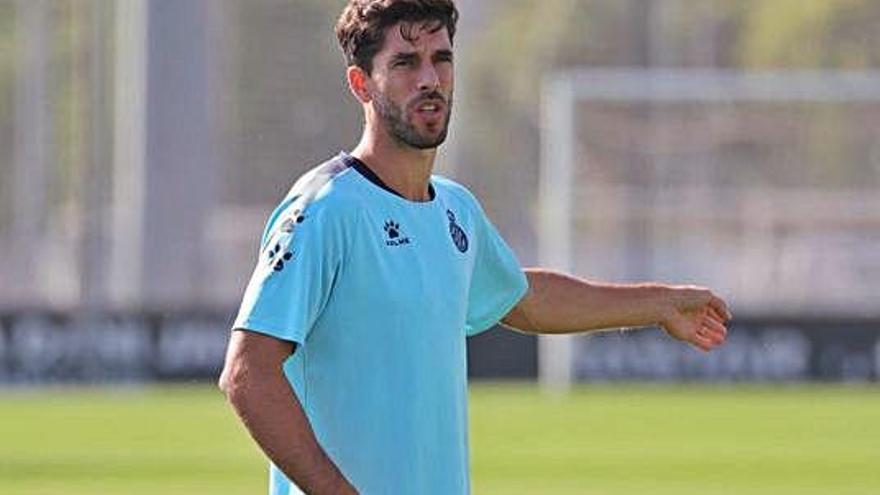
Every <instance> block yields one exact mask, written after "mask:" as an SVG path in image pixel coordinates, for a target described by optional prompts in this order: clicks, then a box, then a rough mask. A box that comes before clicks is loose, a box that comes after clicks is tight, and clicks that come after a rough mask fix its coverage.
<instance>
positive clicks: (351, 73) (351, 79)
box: [345, 65, 373, 103]
mask: <svg viewBox="0 0 880 495" xmlns="http://www.w3.org/2000/svg"><path fill="white" fill-rule="evenodd" d="M345 75H346V77H347V78H348V89H349V90H350V91H351V94H353V95H354V97H355V98H357V99H358V101H360V102H361V103H369V102H371V101H372V100H373V96H372V94H370V88H369V87H367V86H368V84H369V83H370V75H369V74H367V73H366V71H364V69H361V68H360V67H358V66H356V65H352V66H349V68H348V69H347V70H346V71H345Z"/></svg>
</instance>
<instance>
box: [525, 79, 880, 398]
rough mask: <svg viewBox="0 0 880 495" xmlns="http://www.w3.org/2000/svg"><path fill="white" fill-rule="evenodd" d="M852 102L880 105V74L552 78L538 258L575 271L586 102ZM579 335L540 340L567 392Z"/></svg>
mask: <svg viewBox="0 0 880 495" xmlns="http://www.w3.org/2000/svg"><path fill="white" fill-rule="evenodd" d="M590 101H595V102H602V101H604V102H626V103H645V102H667V103H687V102H695V103H726V102H769V103H797V102H820V103H852V102H880V71H787V70H786V71H761V72H743V71H735V70H721V69H694V70H689V69H681V70H677V69H603V68H580V69H572V70H565V71H560V72H554V73H551V74H549V75H547V76H546V77H545V78H544V81H543V85H542V94H541V116H540V119H541V121H540V129H541V161H540V185H539V213H538V218H539V224H538V229H537V234H538V259H539V261H540V263H541V265H543V266H547V267H552V268H556V269H560V270H565V271H571V270H572V269H573V260H572V242H573V236H572V223H573V222H572V220H573V215H572V212H573V211H574V208H573V206H574V204H573V203H574V196H575V195H574V190H573V184H574V180H575V173H574V171H575V166H576V165H575V143H576V137H575V128H576V125H577V123H576V120H575V117H576V114H575V111H576V106H577V104H578V103H581V102H590ZM574 339H575V337H574V336H541V337H539V339H538V378H539V383H540V385H541V387H542V388H544V389H545V390H551V391H555V392H564V391H566V390H567V389H568V388H570V386H571V384H572V381H573V379H574V370H573V363H574Z"/></svg>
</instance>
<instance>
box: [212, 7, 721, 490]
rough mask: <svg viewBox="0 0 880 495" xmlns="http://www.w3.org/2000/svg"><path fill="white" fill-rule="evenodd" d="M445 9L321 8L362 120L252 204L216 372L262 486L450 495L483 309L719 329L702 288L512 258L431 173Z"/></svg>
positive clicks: (439, 129)
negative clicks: (473, 341)
mask: <svg viewBox="0 0 880 495" xmlns="http://www.w3.org/2000/svg"><path fill="white" fill-rule="evenodd" d="M457 16H458V14H457V11H456V9H455V6H454V5H453V2H452V0H351V1H350V3H349V4H348V6H347V7H346V8H345V10H344V11H343V13H342V16H341V17H340V19H339V22H338V24H337V29H336V31H337V36H338V38H339V41H340V44H341V46H342V49H343V51H344V53H345V55H346V58H347V61H348V69H347V78H348V83H349V87H350V89H351V92H352V94H353V95H354V96H355V97H356V98H357V100H358V101H359V102H360V104H361V106H362V107H363V110H364V116H365V125H364V131H363V136H362V138H361V141H360V143H359V144H358V145H357V146H356V147H355V148H354V149H353V150H352V151H351V152H350V153H340V154H339V155H338V156H336V157H334V158H332V159H331V160H329V161H328V162H326V163H324V164H323V165H321V166H319V167H317V168H316V169H314V170H312V171H311V172H309V173H308V174H306V175H305V176H304V177H302V178H301V179H300V180H299V181H297V183H296V184H295V185H294V186H293V188H292V190H291V192H290V194H289V195H288V197H287V198H286V199H285V200H284V201H283V202H282V203H281V205H280V206H279V207H278V208H277V209H276V210H275V212H274V213H273V214H272V216H271V218H270V219H269V222H268V225H267V226H266V230H265V232H264V235H263V241H262V252H261V255H260V258H259V261H258V264H257V268H256V270H255V271H254V274H253V277H252V279H251V281H250V284H249V285H248V288H247V290H246V292H245V296H244V300H243V302H242V305H241V309H240V312H239V315H238V317H237V319H236V322H235V325H234V331H233V332H232V336H231V339H230V343H229V350H228V353H227V357H226V366H225V369H224V370H223V375H222V376H221V378H220V387H221V388H222V389H223V390H224V392H225V393H226V394H227V397H228V399H229V401H230V402H231V404H232V406H233V407H234V409H235V410H236V412H237V413H238V415H239V416H240V418H241V420H242V421H243V422H244V424H245V426H246V427H247V429H248V430H249V432H250V433H251V435H252V436H253V438H254V439H255V440H256V442H257V443H258V444H259V445H260V447H261V448H262V449H263V451H264V452H265V453H266V455H267V456H268V457H269V459H271V461H272V466H271V475H270V478H271V480H270V485H271V488H270V492H271V493H272V494H276V495H280V494H288V493H301V492H305V493H314V494H347V493H366V494H385V493H395V494H398V493H400V494H431V493H436V494H445V495H448V494H464V493H468V491H469V479H468V450H467V410H466V399H467V383H466V369H465V367H466V360H465V337H466V336H469V335H474V334H476V333H479V332H481V331H483V330H486V329H488V328H490V327H491V326H493V325H494V324H495V323H497V322H498V321H501V322H502V323H504V324H505V325H507V326H510V327H513V328H516V329H519V330H521V331H524V332H531V333H568V332H580V331H586V330H594V329H603V328H618V327H635V326H646V325H654V324H659V325H661V326H662V327H663V328H664V329H665V331H666V332H667V333H669V334H670V335H671V336H672V337H674V338H676V339H679V340H682V341H685V342H688V343H690V344H692V345H694V346H696V347H698V348H700V349H703V350H707V351H708V350H710V349H712V348H714V347H716V346H718V345H720V344H721V343H722V342H723V341H724V339H725V335H726V329H725V326H724V325H725V322H726V320H727V319H728V318H730V314H729V313H728V310H727V308H726V306H725V304H724V302H723V301H722V300H721V299H719V298H718V297H716V296H714V295H713V294H712V293H711V292H710V291H708V290H705V289H701V288H694V287H673V286H666V285H660V284H642V285H611V284H602V283H594V282H588V281H585V280H581V279H578V278H574V277H571V276H568V275H564V274H561V273H556V272H552V271H548V270H542V269H526V270H523V269H521V268H520V266H519V264H518V263H517V261H516V258H515V257H514V255H513V253H512V252H511V250H510V249H509V248H508V247H507V245H506V244H505V243H504V241H503V240H502V239H501V238H500V236H499V235H498V233H497V232H496V231H495V229H494V228H493V226H492V224H491V223H490V222H489V220H488V219H487V218H486V216H485V214H484V213H483V211H482V210H481V208H480V206H479V204H478V203H477V201H476V200H475V199H474V197H473V196H472V195H471V194H470V193H469V192H468V191H467V190H466V189H464V188H463V187H462V186H459V185H457V184H455V183H453V182H452V181H449V180H447V179H444V178H441V177H438V176H433V175H431V170H432V167H433V164H434V157H435V153H436V149H437V147H438V146H439V145H440V144H441V143H442V142H443V141H444V139H445V137H446V131H447V127H448V125H449V118H450V114H451V110H452V101H453V82H454V81H453V37H454V34H455V24H456V20H457Z"/></svg>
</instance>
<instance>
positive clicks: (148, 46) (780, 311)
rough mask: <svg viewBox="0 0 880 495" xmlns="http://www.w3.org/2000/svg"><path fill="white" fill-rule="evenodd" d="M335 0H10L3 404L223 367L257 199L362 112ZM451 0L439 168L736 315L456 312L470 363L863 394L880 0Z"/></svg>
mask: <svg viewBox="0 0 880 495" xmlns="http://www.w3.org/2000/svg"><path fill="white" fill-rule="evenodd" d="M344 3H345V2H344V1H341V0H298V1H290V0H255V1H248V2H245V1H243V0H240V1H236V0H118V1H110V0H0V392H3V391H4V390H5V391H6V395H4V394H2V393H0V411H2V409H3V408H4V407H7V406H8V404H10V403H11V402H10V400H11V399H10V397H12V395H13V394H22V393H24V394H26V395H27V394H36V393H37V392H36V390H40V389H43V388H42V386H45V385H50V384H54V385H57V384H68V385H70V384H72V385H83V384H87V385H96V384H128V385H138V386H141V385H143V384H154V383H157V382H167V381H176V382H180V381H193V380H195V381H197V382H201V381H211V380H213V378H214V377H216V375H217V373H218V372H219V369H220V366H221V365H222V358H223V351H224V349H225V345H226V338H227V336H228V330H229V329H228V327H229V324H230V323H231V321H232V317H233V316H234V313H235V311H236V309H237V306H238V302H239V300H240V297H241V294H242V291H243V289H244V286H245V284H246V282H247V280H248V277H249V276H250V273H251V270H252V269H253V266H254V263H255V261H256V256H257V250H258V241H259V235H260V232H261V230H262V228H263V225H264V222H265V220H266V218H267V217H268V214H269V213H270V212H271V210H272V208H273V207H274V205H275V204H277V202H278V201H279V200H280V199H281V198H282V197H283V196H284V194H285V193H286V191H287V190H288V188H289V187H290V186H291V185H292V183H293V181H294V180H295V179H296V177H298V176H299V175H300V174H301V173H302V172H304V171H306V170H308V169H309V168H311V167H313V166H315V165H317V164H319V163H321V162H322V161H324V160H325V159H326V158H327V157H329V156H331V155H333V154H335V153H337V152H338V151H340V150H347V149H351V148H352V147H353V146H354V145H355V144H356V141H357V139H358V137H359V134H360V129H361V115H360V109H359V107H358V106H357V104H356V103H355V101H354V100H353V98H351V97H350V96H349V94H348V91H347V89H346V86H345V82H344V77H343V70H344V64H343V60H342V56H341V54H340V52H339V50H338V48H337V46H336V42H335V39H334V37H333V32H332V28H333V25H334V23H335V19H336V16H337V15H338V12H339V11H340V10H341V7H342V5H344ZM457 4H458V7H459V10H460V11H461V14H462V16H461V21H460V25H459V33H458V34H457V37H456V43H455V46H456V72H457V74H456V75H457V78H456V95H455V97H456V107H455V111H454V118H453V125H452V129H451V134H450V139H449V140H448V142H447V144H446V145H444V147H443V149H442V151H441V155H440V157H439V160H438V172H439V173H442V174H444V175H448V176H451V177H453V178H455V179H457V180H458V181H460V182H462V183H464V184H466V185H467V186H468V187H469V188H470V189H471V190H472V191H474V192H475V193H476V195H477V196H478V197H479V198H480V199H481V201H482V203H483V206H484V207H485V209H486V210H487V212H488V213H489V215H490V217H491V218H492V219H493V220H494V222H495V223H496V224H497V226H498V227H499V230H500V231H501V232H502V234H503V235H504V237H505V238H506V239H507V240H508V242H509V243H510V244H511V245H512V247H513V248H514V250H515V251H516V252H517V254H518V255H519V257H520V259H521V261H522V262H523V264H524V265H533V264H538V263H542V264H549V265H551V266H556V267H558V268H565V269H569V270H572V271H574V272H575V273H577V274H579V275H581V276H585V277H591V278H597V279H604V280H612V281H637V280H647V279H660V280H664V281H668V282H678V283H696V284H702V285H709V286H711V287H713V288H714V289H715V290H716V292H718V293H719V294H720V295H722V296H723V297H725V298H726V299H728V301H729V302H730V304H731V306H732V309H733V312H734V314H735V316H736V320H735V321H734V322H733V328H732V332H731V335H730V339H729V343H728V345H727V346H725V348H724V349H723V350H721V351H718V352H716V353H713V354H711V355H708V356H707V355H702V354H700V353H698V352H696V351H694V350H691V349H688V348H685V347H683V346H680V345H678V344H677V343H673V342H671V341H670V340H669V339H667V338H666V337H665V336H664V335H662V333H661V332H653V331H638V332H628V333H625V334H623V333H608V334H602V335H597V336H590V337H576V338H571V339H557V340H555V341H553V342H546V341H543V342H542V343H540V344H539V343H538V342H537V339H535V338H532V337H527V336H523V335H519V334H516V333H514V332H508V331H503V330H497V329H496V330H493V331H491V332H487V333H486V334H483V335H481V336H479V337H477V338H474V339H471V342H469V347H470V355H469V367H470V372H471V375H472V376H473V377H475V378H492V379H499V378H517V379H521V380H526V381H525V385H522V384H521V385H517V386H516V387H525V388H515V391H514V392H511V393H512V394H513V395H512V396H514V397H526V396H527V397H533V398H534V399H535V400H536V401H540V400H541V399H539V398H538V397H539V396H532V395H529V394H531V393H532V392H531V386H530V385H528V384H530V383H533V382H534V380H535V379H536V378H537V377H538V376H539V375H541V377H542V379H543V380H544V383H547V384H549V385H551V386H552V387H556V388H557V389H566V387H569V386H571V384H573V383H574V384H580V386H585V385H589V384H596V383H607V382H609V381H613V382H615V383H619V382H631V381H638V382H662V383H666V384H677V383H682V382H685V383H688V384H691V385H695V382H707V384H708V385H701V386H712V384H716V385H717V384H727V385H728V386H730V385H731V384H733V383H737V384H742V383H743V382H749V383H751V382H757V383H761V384H764V385H765V386H770V387H771V389H772V390H775V388H773V387H777V386H781V384H783V383H785V384H804V383H807V382H817V381H818V382H825V383H827V382H832V383H835V384H840V383H847V384H850V386H851V385H852V384H863V386H867V388H866V389H865V392H864V393H865V394H867V396H868V397H869V398H870V399H866V400H874V399H873V398H874V397H875V394H876V388H875V387H876V385H875V384H874V383H875V382H876V381H877V380H878V379H880V291H878V290H877V287H878V285H880V194H878V193H880V31H878V29H877V26H880V4H878V3H877V2H874V1H871V0H741V1H737V2H733V1H729V0H544V1H541V2H536V1H527V0H458V1H457ZM768 384H769V385H768ZM36 386H40V387H36ZM479 387H480V386H479V385H477V390H480V388H479ZM837 387H839V385H835V386H834V387H833V390H839V389H838V388H837ZM694 389H699V387H694ZM45 390H55V389H54V388H50V389H45ZM129 390H130V388H129ZM493 390H494V389H493ZM67 393H70V392H69V391H68V392H67ZM203 393H204V392H198V393H195V395H197V396H199V394H203ZM493 393H497V392H493ZM182 395H186V394H182ZM570 395H574V396H577V392H575V393H573V394H570ZM710 395H711V394H710ZM99 397H103V396H101V395H100V394H99ZM163 397H164V396H163ZM174 397H177V395H175V396H174ZM491 397H495V396H494V395H492V396H491ZM541 397H543V396H541ZM805 397H807V398H806V400H807V401H808V402H809V401H811V400H814V399H816V398H818V397H826V396H825V395H821V394H818V393H817V394H816V395H810V394H807V395H806V396H805ZM860 397H862V396H861V395H860ZM89 400H95V399H94V397H92V398H91V399H89ZM175 400H176V399H175ZM481 400H483V399H481V398H480V396H479V395H478V396H477V397H475V399H474V408H473V411H474V412H473V414H483V412H485V411H487V409H486V408H483V406H481V404H484V403H483V402H481ZM487 400H488V399H487ZM512 400H513V399H512ZM570 400H573V399H570ZM172 402H174V400H172ZM501 403H503V401H502V402H501ZM713 403H714V402H713ZM22 407H24V406H22ZM40 407H44V406H40ZM71 407H74V406H71ZM487 407H489V406H487ZM492 407H495V406H492ZM497 407H503V406H500V405H498V406H497ZM854 407H855V406H854ZM865 407H869V409H866V410H870V411H873V412H874V413H880V409H878V404H877V402H876V401H875V402H871V403H870V406H865ZM8 410H9V411H12V409H8ZM481 411H482V412H481ZM493 411H494V410H493ZM619 413H620V411H617V412H616V413H614V414H619ZM108 414H113V413H108ZM823 414H825V413H823ZM868 416H869V415H867V414H866V416H865V417H868ZM14 417H15V418H19V419H20V418H21V416H14ZM821 417H827V415H826V416H821ZM17 421H18V419H16V420H15V421H6V424H7V425H10V424H13V423H16V424H17ZM476 423H477V424H479V423H480V421H479V419H478V420H476ZM854 428H855V430H853V431H856V430H858V431H860V432H861V434H862V435H863V436H864V437H866V438H873V439H876V440H878V443H876V444H874V445H875V447H874V448H873V449H872V448H871V447H870V446H869V445H868V444H865V445H864V446H863V447H864V449H865V450H864V451H859V452H861V453H862V454H864V455H863V457H860V458H859V459H861V461H864V462H865V463H868V461H871V462H873V461H880V454H878V452H880V451H878V450H876V445H878V444H880V434H878V432H877V429H876V427H875V426H866V425H865V424H864V423H862V424H859V425H857V426H854ZM865 428H867V429H865ZM871 428H873V429H871ZM481 431H482V430H479V428H477V429H476V431H475V432H474V435H475V437H476V438H479V435H480V434H481V433H480V432H481ZM6 433H10V432H9V431H7V432H6ZM865 434H867V435H865ZM108 442H111V441H110V440H108ZM111 443H112V442H111ZM10 445H11V444H9V443H7V448H9V449H13V450H7V451H5V452H6V454H5V456H4V454H3V452H4V451H3V450H2V448H0V474H3V475H6V476H8V477H9V479H21V480H25V481H21V484H20V485H19V488H20V489H21V490H22V491H21V492H20V493H42V492H41V491H40V490H43V489H44V488H45V487H44V488H39V489H38V488H36V487H38V486H43V485H38V484H34V483H37V482H35V481H33V479H32V478H27V477H26V476H25V475H24V474H22V473H27V472H30V471H28V469H33V470H34V471H39V469H37V468H36V467H34V466H42V465H44V464H43V462H44V461H38V460H32V461H27V459H31V458H29V457H27V456H25V455H24V454H22V451H15V450H14V449H15V448H16V447H15V446H14V445H12V446H10ZM19 447H20V445H19ZM159 448H160V447H157V449H159ZM793 450H798V449H793ZM72 452H76V451H75V450H73V451H72ZM248 452H249V454H248V455H254V456H255V453H254V452H253V451H248ZM157 455H159V454H157ZM700 455H702V454H700ZM160 457H161V456H160ZM254 458H256V457H254ZM16 459H18V460H19V461H20V462H19V464H16V463H15V460H16ZM22 459H25V460H22ZM33 459H37V457H34V458H33ZM484 459H485V458H484V457H481V454H480V451H479V449H477V451H476V462H477V468H476V469H477V471H478V474H475V476H477V480H478V485H477V486H478V487H480V488H481V493H490V492H492V488H491V487H492V486H495V485H492V484H491V483H492V482H490V481H485V480H491V479H494V478H491V477H490V476H489V475H488V474H485V473H486V472H492V473H496V474H497V473H508V474H509V475H515V474H516V472H517V468H510V469H509V470H508V471H509V472H508V471H505V470H504V469H502V468H499V467H498V466H495V465H493V466H494V468H497V469H495V470H494V471H493V470H489V471H485V470H484V471H479V469H481V468H482V467H485V465H484V464H481V463H482V462H483V460H484ZM4 461H5V462H6V464H5V466H6V471H5V472H4V471H3V469H4V467H3V466H4ZM861 461H859V462H861ZM28 462H31V464H28ZM853 462H855V461H853ZM864 465H865V466H866V465H868V464H864ZM75 466H77V467H76V469H82V466H80V465H75ZM800 466H801V467H803V466H807V465H800ZM846 466H849V467H850V468H852V469H853V471H845V470H844V471H841V472H840V473H839V474H840V476H841V478H840V479H844V478H846V476H844V474H848V475H849V478H847V479H850V480H851V481H852V480H853V474H855V476H856V478H855V479H856V481H854V482H852V483H850V484H849V485H847V486H850V487H855V488H854V489H853V490H852V491H849V492H847V491H845V490H844V491H839V490H837V491H834V493H869V492H870V490H871V489H872V487H873V488H875V489H876V488H878V487H880V480H878V478H877V476H876V475H870V474H868V471H867V470H861V469H862V466H863V465H862V464H858V463H857V462H856V463H855V464H847V465H846ZM508 467H510V466H509V465H508ZM76 469H74V468H71V471H75V470H76ZM798 469H799V468H798ZM803 469H804V470H809V468H807V467H804V468H803ZM479 473H483V474H479ZM257 474H258V475H260V476H261V475H262V473H261V472H260V473H257ZM557 474H558V473H557ZM593 475H594V476H595V473H593ZM479 476H483V477H482V478H480V477H479ZM498 476H499V478H498V479H501V478H503V476H501V475H498ZM0 478H2V476H0ZM829 479H833V477H832V478H829ZM28 480H30V481H28ZM479 480H484V481H483V482H482V483H483V484H482V485H481V484H479V483H480V481H479ZM215 481H216V479H215ZM28 483H31V484H28ZM10 486H11V485H10ZM498 486H501V485H498ZM536 486H538V487H541V486H544V487H546V486H548V485H546V481H542V482H540V483H538V485H536ZM615 486H616V485H615ZM626 486H627V487H628V488H626V489H624V488H621V487H620V486H618V487H617V488H615V489H609V490H608V491H599V492H596V493H615V492H623V493H630V492H631V491H632V490H635V488H633V486H630V485H626ZM676 486H678V485H676ZM706 486H707V485H705V484H703V485H700V487H702V489H703V490H702V491H700V493H706V491H705V488H706ZM829 486H830V485H829ZM836 486H838V488H839V487H840V485H836ZM21 487H25V488H21ZM679 488H681V487H680V486H679ZM753 488H755V487H753ZM777 488H778V487H777ZM11 489H12V488H10V490H11ZM860 489H865V491H864V492H862V491H859V490H860ZM45 490H49V489H48V488H45ZM498 490H499V491H498V492H499V493H514V492H515V490H512V489H511V488H510V487H507V488H503V489H502V488H499V489H498ZM537 490H538V491H535V490H531V491H528V490H527V491H525V493H537V492H540V489H537ZM616 490H617V491H616ZM799 490H800V491H799V492H798V493H807V492H806V491H804V490H803V487H799ZM0 491H2V490H0ZM101 491H102V490H98V491H97V492H101ZM196 491H197V492H200V491H204V490H196ZM564 491H565V490H564V489H563V488H558V489H557V491H556V493H562V492H564ZM641 491H645V490H641ZM135 492H136V491H135V490H134V489H133V488H132V489H128V488H126V489H125V490H123V491H116V493H135ZM645 492H646V493H660V492H658V491H654V492H652V491H650V490H648V491H645ZM683 492H687V490H682V489H679V490H678V491H677V492H676V493H683ZM696 492H697V491H695V493H696ZM710 492H711V490H710ZM716 492H718V493H720V492H723V490H722V491H716ZM759 492H760V490H758V489H756V488H755V489H753V490H742V489H740V490H739V491H738V493H759ZM10 493H12V492H10ZM15 493H19V492H15ZM46 493H51V490H49V491H46ZM93 493H95V492H94V491H93ZM108 493H109V492H108ZM165 493H171V492H165ZM570 493H592V492H589V491H588V490H586V489H583V490H579V489H574V490H573V491H571V492H570ZM767 493H782V492H780V491H768V492H767ZM814 493H831V492H829V491H823V490H819V491H816V492H814Z"/></svg>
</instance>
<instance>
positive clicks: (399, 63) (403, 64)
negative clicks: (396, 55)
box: [391, 60, 412, 67]
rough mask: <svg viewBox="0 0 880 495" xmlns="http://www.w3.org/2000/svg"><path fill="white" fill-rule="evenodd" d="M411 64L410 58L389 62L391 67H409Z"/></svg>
mask: <svg viewBox="0 0 880 495" xmlns="http://www.w3.org/2000/svg"><path fill="white" fill-rule="evenodd" d="M411 65H412V60H398V61H396V62H394V63H393V64H391V67H409V66H411Z"/></svg>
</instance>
